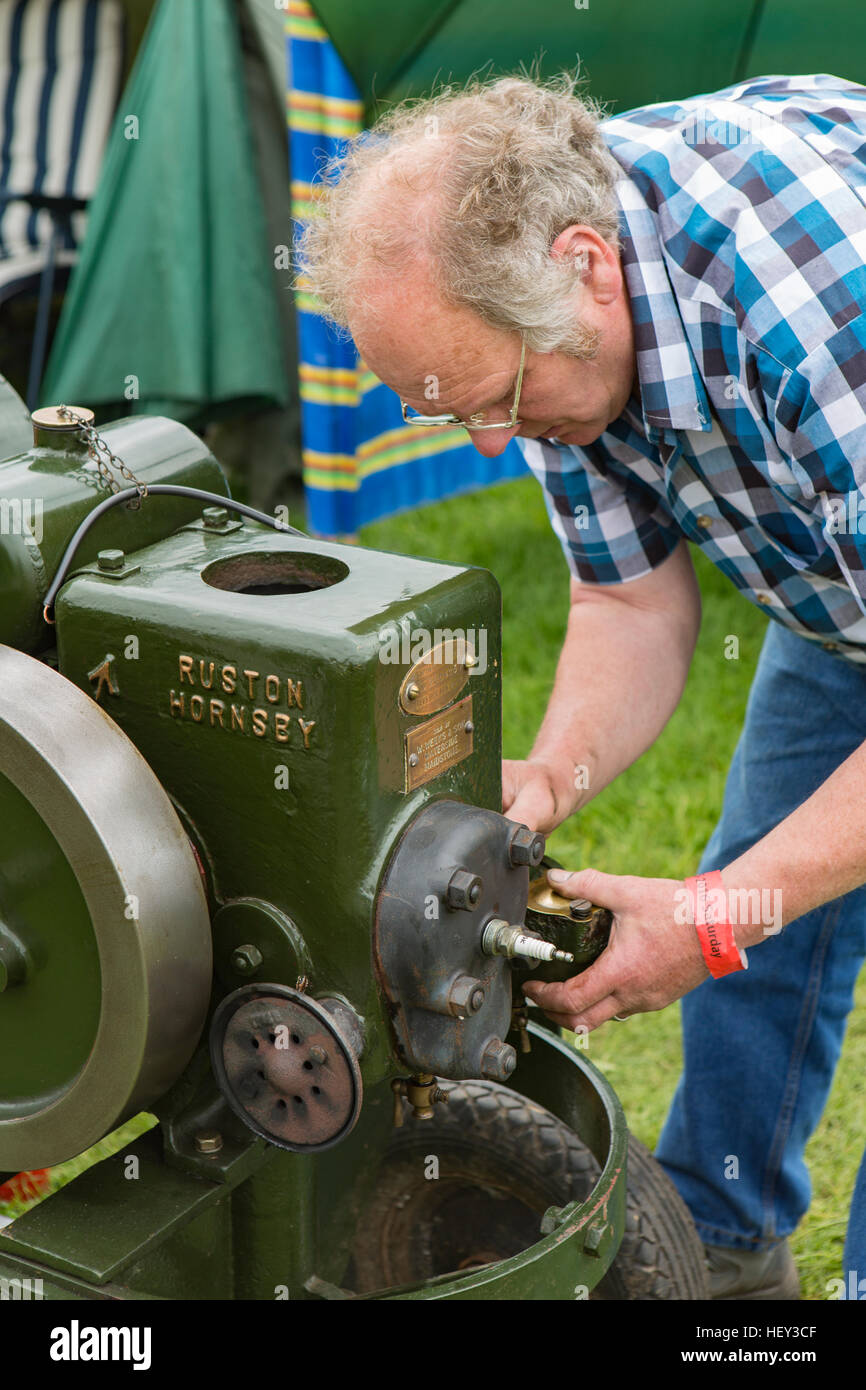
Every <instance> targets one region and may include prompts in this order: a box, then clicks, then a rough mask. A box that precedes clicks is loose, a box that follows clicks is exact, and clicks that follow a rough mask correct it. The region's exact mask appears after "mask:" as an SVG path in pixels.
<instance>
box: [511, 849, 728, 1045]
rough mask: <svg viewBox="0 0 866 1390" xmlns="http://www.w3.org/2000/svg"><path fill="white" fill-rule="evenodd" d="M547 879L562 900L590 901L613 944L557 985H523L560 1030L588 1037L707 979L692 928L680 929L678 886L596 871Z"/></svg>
mask: <svg viewBox="0 0 866 1390" xmlns="http://www.w3.org/2000/svg"><path fill="white" fill-rule="evenodd" d="M548 878H549V879H550V881H551V883H552V884H553V885H554V886H555V888H556V891H557V892H558V893H561V894H562V895H563V897H566V898H589V900H590V901H591V902H593V903H596V904H597V905H598V906H600V907H609V908H610V910H611V911H612V913H613V925H612V927H611V933H610V942H609V943H608V946H607V948H606V950H604V951H603V952H602V954H601V955H600V956H599V958H598V960H597V961H596V962H595V963H594V964H593V965H591V966H590V967H589V969H588V970H585V971H584V973H583V974H582V975H576V976H575V977H574V979H572V980H566V981H564V982H563V983H561V984H542V983H541V982H540V981H536V982H534V983H532V982H530V983H527V984H525V985H524V987H523V989H524V993H525V994H526V995H527V997H528V998H529V999H531V1000H532V1002H533V1003H534V1004H538V1005H539V1007H540V1008H542V1009H543V1010H544V1012H545V1013H546V1014H547V1016H548V1018H551V1019H552V1020H553V1022H554V1023H558V1024H559V1025H560V1026H561V1027H563V1028H571V1029H578V1028H581V1029H585V1030H587V1031H590V1032H591V1031H592V1029H593V1028H598V1027H599V1025H600V1024H602V1023H607V1021H608V1019H611V1018H613V1016H614V1014H619V1015H620V1016H623V1015H625V1014H636V1013H648V1012H651V1011H652V1010H654V1009H663V1008H664V1007H665V1006H666V1005H667V1004H672V1003H673V1001H674V1000H675V999H679V998H680V997H681V996H682V995H683V994H688V992H689V990H690V989H694V988H695V987H696V985H699V984H701V982H702V981H703V980H706V979H708V978H709V971H708V970H707V967H706V965H705V964H704V957H703V952H702V951H701V945H700V941H699V940H698V934H697V931H696V930H695V928H694V926H692V925H691V924H690V923H689V922H679V921H678V920H677V918H678V916H679V917H681V916H682V915H683V913H682V910H680V911H679V913H678V912H677V908H678V907H679V908H680V909H681V904H682V896H681V895H682V892H683V884H682V883H681V882H680V881H679V880H678V879H673V878H631V877H628V878H617V877H616V876H615V875H613V874H602V873H599V872H598V871H597V870H596V869H584V870H582V871H581V872H580V873H573V874H568V873H566V872H565V870H558V869H551V870H550V872H549V873H548Z"/></svg>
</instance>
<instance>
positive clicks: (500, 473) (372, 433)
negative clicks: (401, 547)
mask: <svg viewBox="0 0 866 1390" xmlns="http://www.w3.org/2000/svg"><path fill="white" fill-rule="evenodd" d="M286 27H287V33H288V41H289V74H290V79H289V101H288V120H289V132H290V148H291V167H292V210H293V215H294V217H295V219H296V220H297V221H299V222H303V221H305V220H306V219H308V218H309V217H311V216H315V202H316V192H317V184H316V179H317V175H318V173H319V171H320V169H321V165H322V161H323V157H329V156H330V155H332V154H334V153H335V152H336V151H337V150H338V149H339V148H340V144H341V142H342V141H345V140H347V139H350V138H351V137H352V136H353V135H356V134H358V133H359V132H360V130H361V129H362V118H363V105H362V102H361V100H360V98H359V96H358V91H357V89H356V87H355V85H354V83H353V81H352V79H351V77H350V76H349V74H348V72H347V71H346V68H345V66H344V64H343V63H342V61H341V59H340V58H339V56H338V54H337V52H336V50H335V49H334V47H333V45H332V44H331V43H330V41H329V39H328V36H327V34H326V33H325V31H324V29H323V28H322V26H321V25H320V24H319V22H318V20H317V19H316V17H315V15H314V13H313V11H312V9H311V8H310V6H309V5H308V4H306V3H305V0H290V3H289V6H288V14H287V21H286ZM296 302H297V309H298V335H299V358H300V368H299V371H300V396H301V428H302V434H303V455H304V481H305V484H306V494H307V506H308V522H309V526H310V528H311V529H312V530H313V531H316V532H318V533H319V534H320V535H330V536H335V535H352V534H354V533H355V532H356V531H357V529H358V527H359V526H363V525H364V524H365V523H367V522H370V521H375V520H376V519H377V518H378V517H383V516H389V515H391V514H392V513H394V512H397V511H402V510H404V509H406V508H409V507H414V506H417V505H419V504H420V503H423V502H432V501H435V500H436V499H437V498H441V497H449V496H453V495H454V494H456V493H460V492H466V491H469V490H470V489H473V488H477V487H481V486H483V485H484V484H487V483H493V482H499V481H501V480H502V479H504V478H513V477H518V476H520V475H522V474H524V473H525V472H526V465H525V464H524V462H523V459H522V458H521V456H520V453H519V452H518V450H517V449H516V447H515V446H514V445H513V444H512V445H509V447H508V449H507V450H506V451H505V453H504V454H502V455H501V456H500V457H499V458H495V459H483V458H482V457H481V455H480V454H479V453H477V452H476V450H475V449H474V448H473V447H472V445H471V444H470V443H468V441H467V436H466V433H465V431H464V430H462V429H461V428H459V427H457V428H455V429H453V430H452V429H447V430H445V429H431V430H424V429H421V428H418V427H416V426H407V425H404V423H403V420H402V416H401V412H400V404H399V401H398V399H397V397H396V396H395V395H394V393H393V392H392V391H391V390H390V388H389V387H387V386H384V385H383V384H382V383H381V382H380V381H379V380H378V378H377V377H375V376H374V375H373V373H372V372H370V371H369V370H367V368H366V367H365V366H364V364H363V362H362V361H361V360H360V358H359V356H358V353H357V350H356V348H355V346H354V344H353V343H352V342H351V341H349V340H340V339H339V338H338V337H337V335H336V334H335V333H334V332H333V331H332V330H331V329H330V328H329V326H328V325H327V323H326V322H325V320H324V319H323V317H322V316H321V314H320V313H319V311H318V306H317V305H316V302H315V300H314V299H313V297H312V295H311V294H310V293H309V291H308V289H307V288H306V287H305V286H304V285H303V283H300V284H299V286H298V290H297V301H296Z"/></svg>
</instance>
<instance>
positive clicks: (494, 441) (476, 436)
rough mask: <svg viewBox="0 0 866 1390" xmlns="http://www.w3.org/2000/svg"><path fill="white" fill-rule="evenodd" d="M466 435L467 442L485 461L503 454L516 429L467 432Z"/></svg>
mask: <svg viewBox="0 0 866 1390" xmlns="http://www.w3.org/2000/svg"><path fill="white" fill-rule="evenodd" d="M518 428H519V426H518ZM468 434H469V442H470V443H471V444H472V445H473V447H474V448H476V449H477V450H478V452H479V454H481V455H482V456H483V457H484V458H486V459H494V458H497V457H498V456H499V454H504V453H505V450H506V449H507V448H508V446H509V444H510V443H511V441H512V439H513V438H514V436H515V435H516V434H517V429H513V430H509V429H501V430H469V431H468Z"/></svg>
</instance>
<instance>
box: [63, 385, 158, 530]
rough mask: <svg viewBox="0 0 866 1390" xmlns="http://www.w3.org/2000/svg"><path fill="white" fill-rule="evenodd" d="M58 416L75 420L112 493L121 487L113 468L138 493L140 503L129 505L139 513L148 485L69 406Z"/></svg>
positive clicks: (82, 417) (95, 430)
mask: <svg viewBox="0 0 866 1390" xmlns="http://www.w3.org/2000/svg"><path fill="white" fill-rule="evenodd" d="M57 414H58V415H60V416H61V417H62V418H63V419H65V420H73V421H74V422H75V423H76V424H77V425H78V428H79V429H80V431H81V435H82V438H83V439H84V441H85V443H86V444H87V451H88V454H89V456H90V458H92V459H93V462H94V463H95V464H96V467H97V468H98V469H99V476H100V478H101V479H102V481H103V482H104V483H105V485H106V487H107V488H108V489H109V490H110V491H111V492H120V491H121V490H122V489H121V486H120V484H119V483H118V481H117V479H116V478H115V476H114V474H113V473H112V471H111V470H112V468H114V469H116V470H117V472H118V473H119V474H120V475H121V477H122V478H125V479H126V481H127V482H128V483H131V484H132V486H133V487H134V488H135V489H136V491H137V492H138V501H137V502H130V503H129V504H128V505H129V507H130V508H131V510H133V511H137V510H138V508H139V507H140V506H141V504H142V502H143V501H144V499H145V497H146V496H147V483H143V482H142V481H141V479H140V478H136V476H135V474H134V473H133V471H132V469H131V468H128V467H127V466H126V464H125V463H124V462H123V459H119V458H118V457H117V454H113V453H112V452H111V449H110V448H109V446H108V445H107V444H106V442H105V440H104V439H103V438H102V435H101V434H100V433H99V432H98V430H97V429H96V428H95V427H94V426H93V425H91V424H90V423H89V421H88V420H86V419H85V418H84V416H83V415H79V414H78V412H77V411H76V410H72V409H71V408H70V407H69V406H68V405H59V406H58V407H57Z"/></svg>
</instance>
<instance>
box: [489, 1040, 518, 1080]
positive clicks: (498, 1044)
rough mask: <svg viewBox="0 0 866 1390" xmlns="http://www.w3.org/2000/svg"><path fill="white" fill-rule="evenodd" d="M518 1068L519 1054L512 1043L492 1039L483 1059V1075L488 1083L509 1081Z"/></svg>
mask: <svg viewBox="0 0 866 1390" xmlns="http://www.w3.org/2000/svg"><path fill="white" fill-rule="evenodd" d="M516 1066H517V1053H516V1052H515V1050H514V1048H513V1047H512V1046H511V1045H510V1043H504V1042H502V1040H501V1038H492V1039H491V1041H490V1042H489V1043H488V1044H487V1046H486V1047H485V1049H484V1053H483V1056H482V1058H481V1075H482V1076H484V1077H486V1078H487V1080H488V1081H507V1080H508V1078H509V1076H510V1075H511V1073H512V1072H513V1071H514V1068H515V1067H516Z"/></svg>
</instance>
